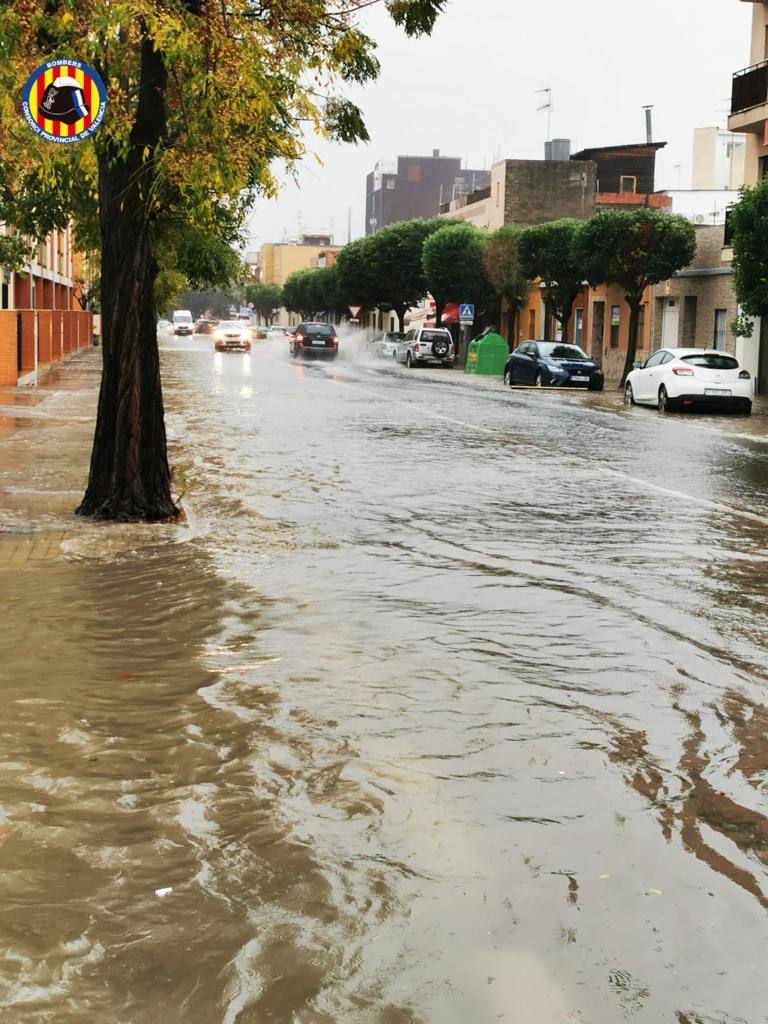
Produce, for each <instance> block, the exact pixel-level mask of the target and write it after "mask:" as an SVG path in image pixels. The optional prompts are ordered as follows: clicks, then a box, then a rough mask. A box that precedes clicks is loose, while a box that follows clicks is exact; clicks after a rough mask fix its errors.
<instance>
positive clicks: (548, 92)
mask: <svg viewBox="0 0 768 1024" xmlns="http://www.w3.org/2000/svg"><path fill="white" fill-rule="evenodd" d="M541 93H545V94H546V97H547V102H546V103H545V104H544V106H542V107H537V108H536V109H537V110H538V111H539V113H541V111H542V110H546V112H547V142H549V140H550V139H551V138H552V89H551V88H550V87H549V86H547V88H546V89H537V90H536V95H537V96H539V95H540V94H541Z"/></svg>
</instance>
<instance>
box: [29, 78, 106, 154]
mask: <svg viewBox="0 0 768 1024" xmlns="http://www.w3.org/2000/svg"><path fill="white" fill-rule="evenodd" d="M21 107H22V111H23V113H24V118H25V120H26V122H27V124H28V125H29V127H30V128H31V129H32V131H33V132H34V133H35V135H39V136H40V138H41V139H45V140H46V141H47V142H55V143H59V144H61V143H67V142H80V141H81V140H82V139H87V138H88V136H89V135H93V133H94V132H95V131H96V130H97V129H98V127H99V125H100V124H101V122H102V121H103V120H104V114H105V113H106V110H107V90H106V89H105V87H104V83H103V82H102V80H101V78H100V77H99V75H98V74H97V72H96V71H94V70H93V68H89V67H88V66H87V65H86V64H81V63H80V61H76V60H51V61H48V62H47V63H45V64H41V65H40V67H39V68H36V69H35V70H34V71H33V72H32V74H31V75H30V76H29V78H28V79H27V81H26V84H25V86H24V90H23V92H22V98H21Z"/></svg>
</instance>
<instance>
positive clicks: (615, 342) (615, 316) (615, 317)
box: [611, 306, 621, 348]
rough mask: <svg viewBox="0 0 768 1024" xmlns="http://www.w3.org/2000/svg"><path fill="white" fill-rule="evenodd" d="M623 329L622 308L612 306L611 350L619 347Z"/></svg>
mask: <svg viewBox="0 0 768 1024" xmlns="http://www.w3.org/2000/svg"><path fill="white" fill-rule="evenodd" d="M620 329H621V306H611V348H618V347H619V330H620Z"/></svg>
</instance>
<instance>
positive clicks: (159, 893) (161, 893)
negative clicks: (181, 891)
mask: <svg viewBox="0 0 768 1024" xmlns="http://www.w3.org/2000/svg"><path fill="white" fill-rule="evenodd" d="M172 892H173V887H172V886H170V885H169V886H167V887H166V888H165V889H155V896H159V897H160V898H161V899H162V898H163V896H170V894H171V893H172Z"/></svg>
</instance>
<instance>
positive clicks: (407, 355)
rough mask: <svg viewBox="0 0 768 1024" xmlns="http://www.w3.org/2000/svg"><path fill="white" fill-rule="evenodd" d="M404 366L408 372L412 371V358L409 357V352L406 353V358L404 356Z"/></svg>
mask: <svg viewBox="0 0 768 1024" xmlns="http://www.w3.org/2000/svg"><path fill="white" fill-rule="evenodd" d="M405 365H406V366H407V367H408V369H409V370H412V369H413V358H412V356H411V353H410V352H408V353H406V356H405Z"/></svg>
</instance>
